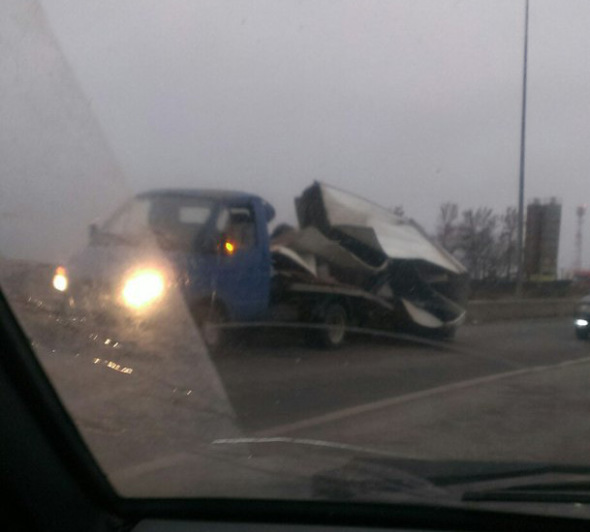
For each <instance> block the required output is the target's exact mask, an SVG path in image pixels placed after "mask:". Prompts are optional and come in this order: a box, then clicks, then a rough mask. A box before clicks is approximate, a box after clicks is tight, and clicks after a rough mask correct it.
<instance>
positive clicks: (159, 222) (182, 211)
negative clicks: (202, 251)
mask: <svg viewBox="0 0 590 532" xmlns="http://www.w3.org/2000/svg"><path fill="white" fill-rule="evenodd" d="M213 208H214V203H213V202H212V201H208V200H206V199H203V198H198V199H196V198H195V199H193V198H182V197H175V196H161V197H160V196H155V197H138V198H134V199H132V200H131V201H130V202H128V203H127V204H125V205H124V206H123V207H122V208H121V209H119V210H118V211H117V212H116V213H115V214H114V215H113V216H112V217H111V218H110V219H109V220H108V221H107V222H106V223H105V224H104V225H103V226H102V228H101V229H100V231H99V235H98V238H96V240H95V243H97V244H99V245H108V244H112V243H117V244H131V245H137V244H139V243H142V242H144V241H145V239H146V238H149V237H151V236H154V235H155V236H156V238H157V240H158V244H159V245H160V246H161V247H164V248H176V249H186V250H189V249H192V248H193V247H194V244H195V242H196V240H197V239H198V238H199V233H200V231H201V229H202V228H203V226H204V225H205V224H206V223H207V221H208V220H209V219H210V218H211V215H212V212H213Z"/></svg>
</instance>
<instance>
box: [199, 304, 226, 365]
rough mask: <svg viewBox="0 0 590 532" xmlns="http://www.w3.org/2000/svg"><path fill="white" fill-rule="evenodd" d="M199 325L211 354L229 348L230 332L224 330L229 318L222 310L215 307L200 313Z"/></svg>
mask: <svg viewBox="0 0 590 532" xmlns="http://www.w3.org/2000/svg"><path fill="white" fill-rule="evenodd" d="M197 323H198V326H199V329H200V331H201V337H202V338H203V343H204V344H205V345H206V346H207V348H208V349H209V351H210V352H212V353H220V352H222V351H223V350H224V349H225V348H227V345H228V337H229V332H228V331H227V329H224V328H223V324H225V323H227V318H226V315H225V313H224V312H223V310H222V309H220V308H219V307H216V306H215V307H211V308H210V309H207V310H205V311H202V312H200V313H199V316H198V318H197Z"/></svg>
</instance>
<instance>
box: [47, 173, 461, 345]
mask: <svg viewBox="0 0 590 532" xmlns="http://www.w3.org/2000/svg"><path fill="white" fill-rule="evenodd" d="M343 206H344V207H345V208H343ZM297 210H298V215H299V218H300V225H301V229H294V228H290V227H288V226H281V230H276V231H275V233H274V234H273V235H272V236H271V234H270V232H269V229H268V224H269V222H271V220H273V218H274V216H275V211H274V208H273V207H272V206H271V205H270V204H269V203H268V202H266V201H265V200H264V199H262V198H260V197H259V196H256V195H253V194H246V193H242V192H229V191H208V190H196V189H175V190H156V191H150V192H145V193H141V194H139V195H137V196H136V197H134V198H133V199H131V200H130V201H129V202H127V203H126V204H125V205H123V206H122V207H121V208H120V209H119V210H118V211H116V212H115V214H114V215H113V216H112V217H111V218H110V219H108V220H107V221H106V222H105V223H104V224H102V225H101V226H100V227H98V226H96V225H93V226H91V229H90V242H89V245H88V246H87V247H86V248H85V249H83V250H82V252H81V253H80V254H78V255H77V256H75V257H74V258H73V259H72V260H71V261H69V263H68V264H65V265H63V266H60V267H58V268H57V269H56V271H55V275H54V277H53V286H54V288H55V289H56V290H57V291H59V292H61V293H62V294H63V297H64V301H65V302H66V303H67V307H68V308H69V309H78V310H84V311H85V312H91V313H95V314H96V313H98V314H109V315H125V316H132V317H135V318H140V319H147V318H151V319H156V320H157V319H159V318H160V317H162V316H163V315H164V314H165V313H166V309H168V308H169V307H168V306H167V304H166V300H167V299H168V298H169V297H171V295H170V294H172V293H174V292H176V290H175V289H178V290H180V292H181V294H182V297H183V299H184V301H185V303H186V305H187V307H188V309H189V310H190V313H191V315H192V317H193V318H194V320H195V321H196V323H197V324H198V325H199V327H200V329H201V332H202V336H203V340H204V342H205V344H206V345H207V346H208V347H209V348H210V349H212V350H215V349H219V348H221V347H222V346H223V345H224V344H225V343H226V342H227V338H228V337H229V336H230V335H231V332H232V330H234V329H235V328H236V327H237V326H240V325H246V324H252V323H262V324H269V323H273V324H281V323H290V324H293V323H296V324H299V325H302V326H303V329H304V331H305V334H306V337H307V338H308V339H309V340H311V341H312V342H313V343H315V344H319V345H321V346H323V347H328V348H332V347H337V346H339V345H340V344H341V343H342V342H343V341H344V339H345V337H346V333H347V331H349V330H350V329H351V328H363V329H381V330H387V331H393V332H396V331H398V332H399V331H411V332H419V333H433V334H438V335H441V336H452V334H453V333H454V331H455V330H456V328H457V327H458V326H459V324H460V323H461V322H462V320H463V319H464V314H465V311H464V310H463V308H462V306H461V302H462V299H464V297H465V287H466V283H467V276H466V274H465V271H464V269H463V268H462V266H461V265H460V264H459V263H458V262H457V261H456V260H455V259H454V258H453V257H451V256H450V255H449V254H447V253H446V252H444V250H441V249H440V248H437V247H436V246H435V245H434V244H433V243H432V242H431V241H430V240H429V239H428V238H427V237H426V236H425V235H424V233H423V232H422V231H421V230H420V229H419V227H418V226H417V225H416V224H414V223H413V222H410V221H407V220H405V219H402V218H399V217H397V216H395V215H393V214H391V213H389V212H388V211H386V210H383V209H381V208H379V207H377V206H374V205H372V204H369V203H368V202H365V200H361V199H360V198H356V197H354V196H351V195H349V194H347V193H344V192H342V191H339V190H337V189H333V188H330V187H327V186H326V185H321V184H318V183H316V184H314V185H312V186H311V187H309V188H308V189H307V190H306V191H304V194H303V195H302V196H301V197H300V198H298V200H297ZM332 211H334V212H336V213H338V216H340V217H341V218H342V217H344V218H343V219H342V220H336V222H335V223H334V222H333V221H331V220H330V217H331V216H332V214H333V213H332ZM347 216H348V217H350V218H352V219H354V221H355V223H352V224H351V223H348V222H349V221H350V220H347V219H346V217H347ZM342 221H343V222H345V223H339V222H342ZM375 227H377V230H375ZM383 244H384V245H383ZM396 253H397V254H398V255H400V254H401V255H402V256H401V257H397V256H394V255H395V254H396Z"/></svg>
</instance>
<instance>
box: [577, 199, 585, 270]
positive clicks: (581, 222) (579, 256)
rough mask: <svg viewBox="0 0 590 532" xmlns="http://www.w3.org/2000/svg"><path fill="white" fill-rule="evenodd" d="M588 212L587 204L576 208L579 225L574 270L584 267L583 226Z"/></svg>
mask: <svg viewBox="0 0 590 532" xmlns="http://www.w3.org/2000/svg"><path fill="white" fill-rule="evenodd" d="M585 214H586V205H580V206H579V207H578V208H577V209H576V216H577V218H578V219H577V227H576V260H575V262H574V271H577V270H581V269H582V227H583V226H584V215H585Z"/></svg>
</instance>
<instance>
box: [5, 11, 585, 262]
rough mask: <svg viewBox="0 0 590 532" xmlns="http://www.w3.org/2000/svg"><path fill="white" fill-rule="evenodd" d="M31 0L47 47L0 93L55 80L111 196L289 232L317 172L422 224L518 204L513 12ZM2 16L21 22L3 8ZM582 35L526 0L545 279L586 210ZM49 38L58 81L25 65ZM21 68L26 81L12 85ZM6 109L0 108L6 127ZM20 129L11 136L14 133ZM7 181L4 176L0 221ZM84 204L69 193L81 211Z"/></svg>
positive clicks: (518, 44) (567, 251)
mask: <svg viewBox="0 0 590 532" xmlns="http://www.w3.org/2000/svg"><path fill="white" fill-rule="evenodd" d="M21 4H25V5H27V9H29V10H31V9H36V6H37V4H36V3H35V2H34V1H32V0H27V1H24V2H21ZM39 4H40V5H41V7H42V11H40V12H37V14H36V15H35V21H36V22H35V28H36V31H46V32H47V34H48V35H47V39H46V40H45V41H43V42H42V43H41V45H39V43H37V44H36V46H33V45H32V44H31V43H30V42H28V41H27V43H26V46H27V47H28V48H27V50H28V52H27V54H25V55H22V54H21V55H20V56H18V57H20V59H19V61H20V63H21V64H20V67H18V68H17V67H14V68H13V70H12V71H11V74H10V78H7V76H6V75H5V76H4V79H9V80H10V81H11V83H12V84H13V85H14V87H15V88H14V90H13V93H11V94H12V98H13V99H14V100H17V99H18V97H19V96H18V95H19V94H20V92H22V91H21V90H20V89H19V88H18V87H19V84H20V85H21V86H22V85H23V84H24V83H25V82H28V83H30V80H31V79H35V78H34V76H39V75H40V74H39V72H43V71H44V70H43V68H45V71H44V72H45V73H44V75H43V78H42V82H43V83H47V84H51V86H52V87H53V88H52V90H51V91H47V90H46V91H44V92H43V95H44V96H41V92H39V93H38V94H37V96H36V98H38V99H43V98H46V99H47V98H49V96H48V95H49V94H51V95H52V96H51V98H53V100H55V99H56V98H57V99H59V97H60V96H59V95H60V89H59V88H58V82H59V83H61V86H63V87H65V86H66V85H67V88H63V91H69V92H68V94H70V97H68V98H69V99H68V98H66V100H67V101H68V102H69V101H71V99H72V98H73V99H77V101H78V103H77V104H76V105H77V106H78V107H77V108H78V109H79V114H78V118H77V119H75V120H74V119H72V120H71V121H70V122H71V123H74V122H75V123H76V124H78V125H79V124H80V123H83V124H85V126H88V124H89V123H90V121H92V122H95V126H93V127H92V128H90V126H88V127H87V128H86V129H84V128H83V130H82V131H81V132H80V135H82V136H83V135H85V134H86V135H87V136H89V138H90V137H91V138H92V139H95V140H94V141H93V143H94V144H96V143H98V144H99V145H100V149H99V150H98V151H96V150H95V155H94V157H95V158H102V160H103V163H102V164H103V166H105V167H106V168H107V169H105V170H104V173H108V174H110V182H109V183H110V185H109V186H112V185H113V183H118V185H116V187H120V188H119V192H120V194H123V191H124V192H125V193H129V192H131V191H139V190H142V189H146V188H151V187H158V186H175V185H180V186H198V187H219V188H232V189H234V188H235V189H243V190H246V191H252V192H256V193H259V194H261V195H263V196H264V197H266V198H267V199H268V200H270V201H271V202H272V203H273V204H274V205H275V207H276V208H277V211H278V218H279V219H284V220H287V221H293V220H294V209H293V198H294V196H296V195H297V194H298V193H300V192H301V190H302V189H303V188H304V187H305V186H307V185H308V184H310V183H311V182H312V181H313V180H315V179H319V180H323V181H326V182H328V183H331V184H334V185H336V186H340V187H342V188H345V189H348V190H350V191H352V192H355V193H357V194H360V195H362V196H365V197H367V198H368V199H371V200H374V201H376V202H378V203H380V204H383V205H385V206H395V205H400V204H401V205H403V206H404V207H405V210H406V213H407V214H408V215H409V216H411V217H413V218H415V219H416V220H417V221H418V222H419V223H421V224H422V225H424V226H425V228H426V229H427V230H429V231H433V230H434V226H435V222H436V216H437V210H438V206H439V205H440V203H441V202H444V201H454V202H457V203H458V204H459V205H460V207H461V208H468V207H478V206H490V207H493V208H494V209H496V210H503V209H504V208H506V207H507V206H510V205H516V201H517V184H518V161H519V142H520V105H521V83H522V55H523V51H522V50H523V25H524V0H523V1H517V0H504V1H486V0H448V1H446V0H399V1H392V0H389V1H385V0H383V1H374V0H363V1H341V0H339V1H336V0H301V1H278V0H268V1H261V0H257V1H227V2H226V1H220V0H212V1H195V0H167V1H166V2H162V1H161V0H126V1H125V2H121V0H101V1H100V2H96V1H95V0H77V1H76V2H72V1H71V0H40V2H39ZM6 5H8V6H9V7H8V8H6V7H4V8H2V9H12V10H13V12H16V11H18V12H19V13H24V11H23V8H22V7H20V6H19V7H16V5H17V0H7V4H6ZM29 15H30V13H29ZM45 17H46V20H45ZM4 24H7V23H4ZM21 24H22V23H21ZM589 27H590V2H587V1H586V0H578V1H573V0H531V12H530V41H529V46H530V48H529V51H530V55H529V91H528V95H529V102H528V117H527V119H528V122H527V134H528V135H527V158H526V163H527V165H526V198H527V200H528V199H532V198H534V197H541V198H548V197H551V196H556V197H558V198H559V199H560V200H561V201H562V203H563V220H562V240H561V252H560V266H561V267H562V268H568V267H570V266H571V263H572V260H573V249H574V232H575V225H574V222H575V208H576V206H577V205H578V204H580V203H585V202H590V180H589V179H588V177H587V175H588V172H589V170H590V149H589V147H588V144H589V142H588V141H589V139H590V96H589V95H590V68H588V61H589V59H588V58H589V57H590V32H589V31H588V28H589ZM40 28H42V30H41V29H40ZM13 42H18V43H19V46H25V45H24V44H23V42H22V41H21V40H18V39H15V40H14V41H13ZM48 43H51V46H54V45H55V47H56V50H57V51H56V52H55V54H56V55H59V54H61V53H63V59H64V64H63V65H62V66H61V67H60V68H61V69H62V70H58V71H57V73H56V71H55V69H53V68H49V67H47V66H45V67H43V65H47V62H46V61H42V60H41V59H39V58H37V55H38V54H39V48H41V49H43V50H45V49H46V48H47V47H48V46H49V44H48ZM0 52H1V53H2V54H6V53H8V55H10V53H13V54H14V51H13V50H8V51H7V48H6V47H4V48H0ZM35 54H37V55H35ZM54 60H55V61H57V59H55V58H54ZM29 61H30V62H32V66H30V65H28V68H37V71H36V72H35V74H34V76H33V75H32V74H30V75H29V77H26V76H24V75H23V74H22V70H23V64H24V63H27V62H29ZM17 63H18V61H17ZM0 68H5V67H0ZM9 69H10V67H9ZM66 71H67V72H66ZM60 72H62V74H60ZM56 77H57V79H56ZM63 80H66V81H63ZM72 87H75V88H74V89H73V88H72ZM21 88H22V87H21ZM39 90H40V91H41V89H39ZM74 93H75V94H76V97H75V98H74V97H73V96H71V94H74ZM53 100H52V101H53ZM52 101H50V102H48V105H50V106H51V105H57V104H55V103H52ZM59 105H62V107H63V108H67V107H68V105H66V104H64V103H63V102H62V103H60V104H59ZM14 108H15V106H14V105H12V107H11V108H7V107H5V108H4V109H3V110H0V111H1V112H0V115H9V116H10V119H11V121H12V122H14V123H17V122H18V117H17V116H16V113H15V112H14ZM82 115H83V116H84V118H79V117H80V116H82ZM0 118H1V116H0ZM33 123H35V122H34V121H33V122H31V124H33ZM90 130H91V131H90ZM19 134H22V135H23V138H26V135H27V130H26V127H22V128H21V132H20V133H19ZM50 137H51V138H54V137H55V133H52V134H47V135H45V137H44V140H43V142H48V141H47V139H48V138H50ZM75 137H77V136H76V135H73V136H72V137H71V138H75ZM2 139H3V144H0V150H2V151H1V152H0V153H1V154H2V159H3V160H5V158H7V157H8V158H9V159H10V157H11V156H12V157H14V156H15V155H14V154H13V153H12V152H13V148H12V144H10V143H11V142H14V139H13V138H12V137H10V136H6V135H4V136H3V137H2ZM43 142H41V141H39V142H38V143H37V144H38V145H39V146H42V145H43ZM52 142H54V141H52ZM69 142H70V143H71V142H76V143H78V142H80V140H79V138H77V139H76V140H75V141H74V140H72V141H69ZM30 149H32V150H34V149H35V147H34V146H31V147H30ZM43 149H44V152H47V151H49V152H50V153H55V151H56V149H55V148H51V149H48V148H47V147H45V148H43ZM88 150H90V148H88ZM77 152H78V150H70V151H69V152H68V158H70V157H73V156H75V155H74V154H75V153H77ZM11 154H12V155H11ZM46 157H47V156H46ZM62 159H63V157H62ZM104 161H107V162H104ZM52 164H53V163H52ZM62 164H64V165H65V166H67V161H65V162H64V161H62ZM78 164H79V163H78ZM5 168H6V167H5ZM93 168H96V166H95V165H94V166H93ZM29 170H30V169H29ZM32 173H33V174H34V172H32ZM66 173H67V172H66ZM62 174H63V172H62ZM73 178H74V179H76V177H75V176H74V177H73ZM10 179H11V177H7V176H6V171H5V173H4V175H3V181H4V188H3V189H2V196H3V197H4V199H3V200H0V217H2V216H3V218H2V219H3V220H4V221H3V222H2V223H3V224H4V225H5V227H6V223H7V222H6V220H7V219H9V218H10V216H7V214H6V212H9V211H10V209H8V210H7V208H8V207H7V205H11V204H13V202H12V201H9V200H7V198H8V197H9V196H10V195H11V194H13V193H14V192H11V191H13V189H14V188H15V185H11V186H8V185H7V183H10ZM88 182H90V181H88ZM19 186H20V187H21V188H20V193H19V194H20V195H21V196H23V194H24V192H23V189H22V184H21V185H19ZM31 186H33V185H31ZM17 188H18V187H17ZM60 190H63V189H60ZM44 194H45V197H50V195H51V192H50V191H46V192H44ZM60 194H63V191H62V192H60ZM92 194H94V192H92ZM109 194H110V193H109ZM109 194H106V195H105V198H107V197H108V198H110V197H111V195H109ZM83 195H84V189H83V188H82V189H80V190H79V191H78V192H77V194H76V198H78V199H79V200H80V201H81V203H80V205H82V204H84V201H86V200H85V199H84V198H82V196H83ZM34 197H35V196H34ZM23 201H24V200H23ZM103 204H108V202H105V203H103ZM23 205H24V204H23ZM101 205H102V204H101ZM64 208H66V209H67V205H65V206H64ZM101 208H102V207H101ZM84 210H85V211H87V208H86V207H84ZM91 210H92V209H91ZM99 210H100V209H99V208H98V207H96V208H95V209H94V211H92V215H93V216H94V215H95V214H96V212H98V211H99ZM95 211H96V212H95ZM64 212H65V211H64V210H60V212H59V213H58V214H59V215H60V216H62V217H63V216H64ZM88 212H90V211H88ZM19 216H22V214H20V213H19ZM85 222H86V220H84V223H85ZM81 225H83V224H81ZM589 229H590V228H586V235H585V249H586V253H585V257H586V258H585V266H589V257H590V245H589V244H590V230H589ZM64 231H65V229H64ZM0 236H1V237H2V238H3V241H2V242H0V243H1V244H2V245H6V244H5V242H8V241H9V239H8V237H7V236H6V235H5V234H4V235H0ZM10 242H11V243H12V244H14V241H13V240H11V241H10ZM8 247H10V246H8ZM63 250H64V251H62V253H65V250H66V247H63ZM0 251H2V252H3V251H4V250H3V249H2V250H0ZM8 253H10V250H9V251H8Z"/></svg>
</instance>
